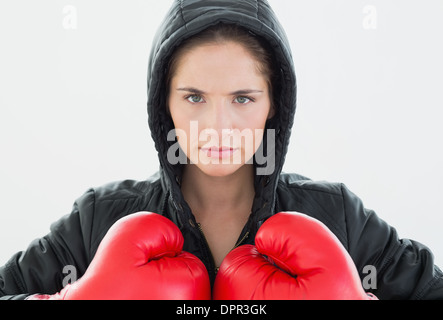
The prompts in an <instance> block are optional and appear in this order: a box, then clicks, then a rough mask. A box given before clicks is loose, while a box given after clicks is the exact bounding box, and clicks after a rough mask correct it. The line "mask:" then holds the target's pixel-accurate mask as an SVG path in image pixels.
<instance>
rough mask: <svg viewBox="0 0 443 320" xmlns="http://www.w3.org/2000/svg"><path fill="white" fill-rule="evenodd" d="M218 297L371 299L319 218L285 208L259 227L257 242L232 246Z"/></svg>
mask: <svg viewBox="0 0 443 320" xmlns="http://www.w3.org/2000/svg"><path fill="white" fill-rule="evenodd" d="M213 297H214V299H220V300H249V299H255V300H273V299H274V300H339V299H343V300H363V299H364V300H367V299H376V297H375V296H372V295H368V294H366V293H365V291H364V290H363V288H362V284H361V282H360V277H359V275H358V272H357V269H356V267H355V265H354V262H353V261H352V259H351V257H350V256H349V254H348V252H347V251H346V250H345V248H344V247H343V246H342V244H341V243H340V241H339V240H338V239H337V238H336V236H335V235H334V234H333V233H332V232H331V231H330V230H329V229H328V228H327V227H326V226H325V225H324V224H322V223H321V222H320V221H318V220H316V219H313V218H311V217H308V216H306V215H303V214H300V213H295V212H281V213H279V214H276V215H274V216H272V217H271V218H269V219H268V220H267V221H266V222H265V223H264V224H263V225H262V226H261V228H260V229H259V231H258V232H257V235H256V238H255V246H252V245H243V246H240V247H238V248H236V249H234V250H232V251H231V252H230V253H229V254H228V255H227V256H226V258H225V259H224V261H223V263H222V264H221V266H220V270H219V271H218V274H217V277H216V280H215V284H214V291H213Z"/></svg>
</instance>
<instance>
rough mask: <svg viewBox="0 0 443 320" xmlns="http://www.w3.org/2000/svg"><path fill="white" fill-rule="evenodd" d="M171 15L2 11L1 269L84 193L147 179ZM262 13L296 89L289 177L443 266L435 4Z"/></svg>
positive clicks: (350, 0) (52, 6) (153, 6)
mask: <svg viewBox="0 0 443 320" xmlns="http://www.w3.org/2000/svg"><path fill="white" fill-rule="evenodd" d="M170 3H171V1H170V0H169V1H165V0H162V1H158V0H151V1H147V0H131V1H123V0H92V1H91V0H88V1H86V0H82V1H76V0H72V1H66V0H52V1H50V0H42V1H33V0H21V1H15V0H0V150H1V151H0V152H1V156H0V230H1V231H0V265H3V264H4V263H5V262H6V260H7V259H8V258H9V257H10V256H11V255H12V254H13V253H15V252H16V251H19V250H23V249H25V248H26V247H27V245H28V244H29V243H30V241H32V240H33V239H34V238H37V237H41V236H43V235H45V234H46V233H47V232H48V231H49V226H50V224H51V223H52V222H54V221H56V220H57V219H58V218H60V217H61V216H62V215H64V214H67V213H69V212H70V210H71V207H72V204H73V202H74V201H75V199H76V198H77V197H79V196H80V195H81V194H83V192H85V191H86V190H87V189H88V188H89V187H93V186H100V185H102V184H104V183H107V182H110V181H114V180H121V179H128V178H129V179H137V180H139V179H145V178H146V177H148V176H150V175H151V174H153V173H154V172H155V171H157V168H158V164H157V153H156V151H155V149H154V146H153V143H152V140H151V137H150V132H149V128H148V125H147V114H146V71H147V60H148V53H149V48H150V44H151V41H152V38H153V35H154V32H155V30H156V28H157V26H158V25H159V23H160V20H161V19H162V18H163V16H164V14H165V13H166V11H167V9H168V8H169V5H170ZM270 3H271V5H272V6H273V7H274V10H275V11H276V12H277V14H278V16H279V17H280V19H281V22H282V24H283V25H284V27H285V29H286V31H287V34H288V36H289V38H290V40H291V45H292V49H293V53H294V60H295V65H296V72H297V77H298V111H297V115H296V121H295V126H294V130H293V135H292V140H291V145H290V148H289V149H290V151H289V154H288V156H287V161H286V165H285V168H284V171H286V172H298V173H301V174H303V175H306V176H308V177H310V178H312V179H315V180H328V181H337V182H344V183H345V184H346V185H347V186H348V187H349V188H350V189H351V190H352V191H353V192H354V193H356V194H357V195H358V196H359V197H360V198H362V199H363V201H364V204H365V206H366V207H368V208H371V209H374V210H375V211H376V212H377V214H378V215H379V216H380V217H382V218H383V219H384V220H386V221H387V222H388V223H389V224H391V225H393V226H395V227H396V229H397V230H398V232H399V234H400V236H401V237H405V238H412V239H416V240H418V241H420V242H422V243H424V244H426V245H427V246H429V247H430V248H431V249H432V250H433V252H434V254H435V256H436V261H437V264H439V265H440V266H442V265H443V241H442V239H441V230H442V223H443V212H442V207H441V205H440V202H441V199H442V198H443V167H442V164H443V154H442V137H443V126H442V125H441V123H442V116H443V111H442V110H443V95H442V91H443V62H442V57H443V45H442V43H443V42H442V40H441V39H442V31H443V19H442V16H443V1H442V0H371V1H369V0H368V1H364V0H314V1H313V0H297V1H293V0H291V1H289V0H287V1H285V0H271V1H270ZM69 5H71V6H73V7H69Z"/></svg>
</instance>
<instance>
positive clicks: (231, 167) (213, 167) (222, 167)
mask: <svg viewBox="0 0 443 320" xmlns="http://www.w3.org/2000/svg"><path fill="white" fill-rule="evenodd" d="M243 166H244V164H207V165H203V164H201V165H197V167H198V168H199V169H200V170H201V171H202V172H203V173H204V174H206V175H208V176H211V177H227V176H230V175H232V174H234V173H235V172H237V171H238V170H239V169H240V168H242V167H243Z"/></svg>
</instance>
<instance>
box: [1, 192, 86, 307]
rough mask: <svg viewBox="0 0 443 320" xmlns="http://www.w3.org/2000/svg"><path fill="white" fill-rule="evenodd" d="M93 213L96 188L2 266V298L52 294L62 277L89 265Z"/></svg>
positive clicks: (78, 272) (81, 271)
mask: <svg viewBox="0 0 443 320" xmlns="http://www.w3.org/2000/svg"><path fill="white" fill-rule="evenodd" d="M93 215H94V191H93V190H90V191H88V192H86V193H85V194H84V195H83V196H82V197H80V198H79V199H78V200H77V201H76V202H75V203H74V206H73V209H72V212H71V213H70V214H68V215H66V216H64V217H62V218H61V219H60V220H59V221H57V222H55V223H54V224H52V225H51V228H50V233H49V234H47V235H46V236H44V237H43V238H40V239H36V240H34V241H32V242H31V244H30V245H29V247H28V248H27V249H26V250H25V251H23V252H18V253H16V254H15V255H14V256H12V258H11V259H9V261H8V262H7V263H6V264H5V265H4V266H3V267H0V299H1V300H6V299H25V298H26V297H27V296H29V295H30V294H34V293H43V294H53V293H56V292H59V291H60V290H61V289H62V288H63V279H64V278H66V277H67V276H69V277H71V280H72V281H74V280H76V279H72V278H73V277H74V278H75V277H76V276H77V277H80V276H81V275H82V274H83V273H84V272H85V270H86V268H87V266H88V265H89V261H90V259H91V257H90V256H89V255H90V254H89V250H88V249H89V244H90V237H91V232H90V229H91V226H92V220H93Z"/></svg>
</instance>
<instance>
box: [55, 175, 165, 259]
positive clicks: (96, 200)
mask: <svg viewBox="0 0 443 320" xmlns="http://www.w3.org/2000/svg"><path fill="white" fill-rule="evenodd" d="M164 197H165V194H164V192H163V189H162V185H161V182H160V177H159V175H158V174H155V175H153V176H151V177H150V178H148V179H147V180H143V181H136V180H122V181H115V182H110V183H107V184H104V185H102V186H99V187H96V188H91V189H89V190H88V191H87V192H85V193H84V194H83V195H82V196H81V197H80V198H78V199H77V200H76V202H75V204H74V209H73V212H74V213H75V214H77V215H78V216H79V220H80V224H81V226H82V232H83V234H84V236H87V238H88V239H89V241H87V242H88V243H89V250H90V251H91V256H92V255H93V254H94V253H95V250H96V249H97V246H98V244H99V243H100V241H101V239H102V238H103V237H104V235H105V234H106V232H107V231H108V229H109V228H110V227H111V226H112V224H114V223H115V222H116V221H117V220H119V219H120V218H122V217H124V216H127V215H129V214H132V213H136V212H140V211H150V212H155V213H158V214H162V212H161V211H162V208H163V203H164ZM60 226H63V224H60V223H56V224H54V225H53V227H54V228H53V229H58V228H60ZM57 227H58V228H57Z"/></svg>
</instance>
